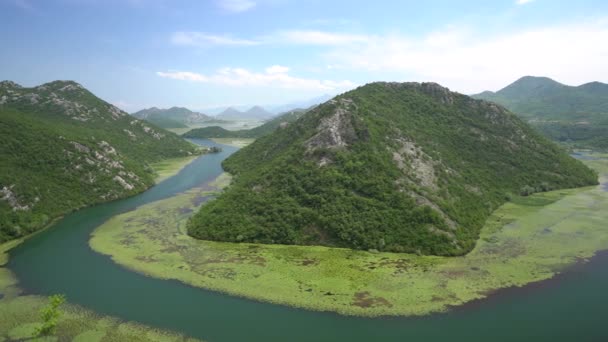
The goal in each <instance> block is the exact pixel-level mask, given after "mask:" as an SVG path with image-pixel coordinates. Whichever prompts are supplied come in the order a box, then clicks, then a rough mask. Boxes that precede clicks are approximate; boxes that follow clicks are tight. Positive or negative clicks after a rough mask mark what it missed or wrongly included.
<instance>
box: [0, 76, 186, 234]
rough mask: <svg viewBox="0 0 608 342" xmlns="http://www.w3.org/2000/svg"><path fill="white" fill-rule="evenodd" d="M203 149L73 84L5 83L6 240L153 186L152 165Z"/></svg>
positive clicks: (1, 92)
mask: <svg viewBox="0 0 608 342" xmlns="http://www.w3.org/2000/svg"><path fill="white" fill-rule="evenodd" d="M196 152H197V149H196V148H195V147H194V146H193V145H192V144H190V143H188V142H186V141H184V140H183V139H181V138H179V137H178V136H177V135H175V134H173V133H170V132H167V131H165V130H162V129H159V128H157V127H155V126H152V125H149V124H147V123H145V122H144V121H140V120H137V119H134V118H133V117H131V116H129V115H128V114H127V113H125V112H123V111H121V110H120V109H118V108H116V107H115V106H113V105H111V104H109V103H107V102H104V101H103V100H101V99H99V98H97V97H96V96H95V95H93V94H91V93H90V92H89V91H87V90H86V89H84V88H83V87H82V86H81V85H79V84H78V83H75V82H71V81H55V82H51V83H47V84H43V85H41V86H38V87H34V88H23V87H21V86H19V85H17V84H15V83H13V82H9V81H4V82H0V155H2V159H1V161H0V242H3V241H6V240H9V239H12V238H16V237H20V236H23V235H25V234H28V233H31V232H33V231H35V230H37V229H39V228H40V227H42V226H44V225H45V224H47V223H49V222H50V221H51V220H52V219H53V218H56V217H58V216H60V215H62V214H65V213H67V212H70V211H72V210H74V209H76V208H80V207H83V206H87V205H91V204H94V203H99V202H104V201H109V200H113V199H117V198H122V197H125V196H129V195H133V194H135V193H137V192H141V191H143V190H145V189H146V188H148V187H149V186H151V185H152V184H153V182H154V181H153V180H154V174H153V171H152V170H151V169H150V167H149V166H148V163H150V162H154V161H159V160H162V159H165V158H169V157H176V156H186V155H190V154H193V153H196Z"/></svg>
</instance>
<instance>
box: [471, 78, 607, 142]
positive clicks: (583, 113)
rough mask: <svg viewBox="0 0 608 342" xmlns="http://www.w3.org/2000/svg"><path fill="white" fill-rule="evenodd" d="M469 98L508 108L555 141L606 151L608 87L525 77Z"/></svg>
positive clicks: (602, 84)
mask: <svg viewBox="0 0 608 342" xmlns="http://www.w3.org/2000/svg"><path fill="white" fill-rule="evenodd" d="M472 97H474V98H477V99H484V100H488V101H492V102H495V103H498V104H500V105H503V106H505V107H507V108H508V109H509V110H511V111H513V112H514V113H515V114H517V115H519V116H520V117H521V118H523V119H524V120H526V121H528V122H529V123H530V124H532V125H533V126H534V127H536V128H537V129H539V130H540V131H541V132H543V133H544V134H545V135H547V136H548V137H550V138H552V139H554V140H558V141H561V142H564V143H568V144H571V145H573V146H575V147H591V148H603V149H606V148H608V84H604V83H601V82H590V83H586V84H583V85H580V86H576V87H575V86H568V85H565V84H562V83H559V82H556V81H554V80H552V79H550V78H548V77H533V76H525V77H522V78H520V79H519V80H517V81H515V82H513V83H512V84H510V85H508V86H506V87H505V88H503V89H501V90H499V91H497V92H491V91H485V92H483V93H480V94H476V95H472Z"/></svg>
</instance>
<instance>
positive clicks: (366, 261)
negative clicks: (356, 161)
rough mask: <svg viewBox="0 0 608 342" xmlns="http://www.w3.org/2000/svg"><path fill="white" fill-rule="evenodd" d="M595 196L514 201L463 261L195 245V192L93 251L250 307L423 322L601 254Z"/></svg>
mask: <svg viewBox="0 0 608 342" xmlns="http://www.w3.org/2000/svg"><path fill="white" fill-rule="evenodd" d="M597 163H600V161H597ZM600 172H601V170H600ZM603 187H605V184H603V185H600V186H599V187H593V188H583V189H573V190H561V191H553V192H548V193H543V194H536V195H533V196H530V197H526V198H515V199H514V200H513V201H512V202H510V203H507V204H505V205H503V206H502V207H500V208H499V209H498V210H496V211H495V212H494V213H493V215H492V216H491V217H490V218H489V219H488V221H487V224H486V226H485V227H484V228H483V230H482V233H481V236H480V239H479V242H478V243H477V246H476V247H475V249H474V250H473V251H472V252H471V253H469V254H468V255H466V256H463V257H434V256H417V255H411V254H392V253H370V252H365V251H353V250H348V249H339V248H326V247H310V246H281V245H256V244H231V243H218V242H209V241H199V240H195V239H192V238H190V237H189V236H188V235H187V234H186V227H185V224H186V221H187V219H188V217H189V216H190V215H192V213H193V212H194V211H196V210H197V208H198V206H199V205H200V204H201V203H202V202H203V199H204V198H205V197H206V196H209V193H208V192H204V191H203V190H191V191H189V192H187V193H184V194H180V195H177V196H175V197H173V198H169V199H166V200H162V201H159V202H155V203H150V204H148V205H145V206H142V207H140V208H138V209H137V210H135V211H132V212H129V213H125V214H123V215H120V216H116V217H114V218H112V219H111V220H109V221H108V222H106V223H105V224H104V225H102V226H101V227H100V228H98V229H97V230H96V231H95V232H94V233H93V236H92V239H91V246H92V248H93V249H94V250H96V251H98V252H100V253H103V254H107V255H110V256H111V257H112V258H113V259H114V260H115V262H117V263H119V264H122V265H125V266H126V267H128V268H130V269H133V270H136V271H139V272H142V273H144V274H148V275H150V276H154V277H158V278H171V279H177V280H180V281H182V282H184V283H187V284H191V285H194V286H199V287H202V288H207V289H213V290H217V291H222V292H226V293H229V294H233V295H239V296H244V297H248V298H252V299H257V300H262V301H268V302H273V303H279V304H284V305H290V306H295V307H301V308H306V309H312V310H324V311H334V312H338V313H341V314H347V315H361V316H379V315H424V314H428V313H431V312H440V311H445V310H447V309H449V307H451V306H455V305H460V304H463V303H465V302H468V301H471V300H474V299H479V298H483V297H485V296H488V294H489V293H491V292H492V291H494V290H497V289H500V288H505V287H510V286H522V285H525V284H527V283H531V282H535V281H540V280H544V279H548V278H551V277H553V276H554V275H555V274H556V273H558V272H560V271H562V270H563V269H564V268H566V267H568V266H569V265H572V264H573V263H575V262H577V261H580V260H584V259H586V258H589V257H591V256H592V255H593V254H594V253H595V252H597V251H599V250H604V249H608V227H606V224H605V222H608V210H607V209H608V192H607V191H604V190H603Z"/></svg>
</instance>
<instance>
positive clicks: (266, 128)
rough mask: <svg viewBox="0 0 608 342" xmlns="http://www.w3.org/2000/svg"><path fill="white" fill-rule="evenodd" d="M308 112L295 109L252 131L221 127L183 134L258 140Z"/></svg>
mask: <svg viewBox="0 0 608 342" xmlns="http://www.w3.org/2000/svg"><path fill="white" fill-rule="evenodd" d="M305 112H306V110H304V109H295V110H292V111H289V112H287V113H284V114H281V115H279V116H277V117H275V118H273V119H270V120H268V121H266V122H265V123H264V124H262V125H260V126H258V127H254V128H251V129H242V130H238V131H230V130H227V129H224V128H222V127H219V126H210V127H203V128H195V129H192V130H190V131H188V132H186V133H184V134H183V137H185V138H199V139H209V138H252V139H257V138H259V137H261V136H264V135H267V134H270V133H272V132H273V131H275V130H276V129H277V128H279V127H280V126H281V125H283V126H285V125H288V124H289V123H291V122H294V121H296V120H297V119H298V118H299V117H300V116H302V115H303V114H304V113H305Z"/></svg>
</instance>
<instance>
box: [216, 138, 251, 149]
mask: <svg viewBox="0 0 608 342" xmlns="http://www.w3.org/2000/svg"><path fill="white" fill-rule="evenodd" d="M211 140H213V141H215V142H216V143H218V144H223V145H229V146H235V147H245V146H247V145H249V144H251V143H252V142H253V141H254V140H255V139H249V138H213V139H211Z"/></svg>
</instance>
